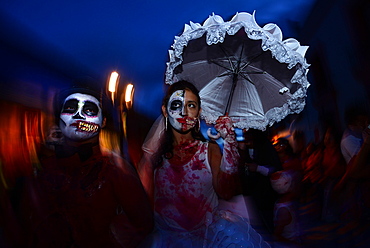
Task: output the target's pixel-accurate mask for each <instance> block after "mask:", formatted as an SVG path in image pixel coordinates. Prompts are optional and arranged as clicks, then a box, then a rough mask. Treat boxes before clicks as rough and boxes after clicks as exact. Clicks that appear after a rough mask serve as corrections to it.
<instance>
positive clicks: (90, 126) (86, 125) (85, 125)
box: [72, 121, 99, 133]
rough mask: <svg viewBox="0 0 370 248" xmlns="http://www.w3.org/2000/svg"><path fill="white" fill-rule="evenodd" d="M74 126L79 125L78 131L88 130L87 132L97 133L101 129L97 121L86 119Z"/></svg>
mask: <svg viewBox="0 0 370 248" xmlns="http://www.w3.org/2000/svg"><path fill="white" fill-rule="evenodd" d="M72 125H73V124H72ZM73 126H76V127H77V131H80V132H86V133H96V132H97V131H98V130H99V125H97V124H95V123H91V122H85V121H79V122H78V123H76V124H75V125H73Z"/></svg>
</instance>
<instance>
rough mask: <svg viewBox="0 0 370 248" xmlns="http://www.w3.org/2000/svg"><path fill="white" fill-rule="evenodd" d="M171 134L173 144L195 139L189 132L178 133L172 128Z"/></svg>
mask: <svg viewBox="0 0 370 248" xmlns="http://www.w3.org/2000/svg"><path fill="white" fill-rule="evenodd" d="M172 134H173V145H174V146H176V145H179V144H183V143H185V142H191V141H193V140H195V139H194V137H193V135H192V133H191V132H187V133H179V132H177V131H176V130H174V129H172Z"/></svg>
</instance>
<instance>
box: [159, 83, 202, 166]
mask: <svg viewBox="0 0 370 248" xmlns="http://www.w3.org/2000/svg"><path fill="white" fill-rule="evenodd" d="M178 90H190V91H191V92H192V93H193V94H194V95H196V97H197V100H198V104H199V109H200V107H201V100H200V96H199V90H198V89H197V88H196V87H195V86H194V85H193V84H192V83H190V82H188V81H184V80H182V81H178V82H176V83H174V84H172V85H170V86H169V87H168V89H167V92H166V94H165V96H164V98H163V101H162V106H165V107H166V106H167V104H168V101H169V99H170V97H171V95H172V94H173V93H174V92H175V91H178ZM166 121H167V119H166ZM191 133H192V136H193V137H194V138H195V139H200V140H204V138H203V136H202V135H201V134H200V132H199V130H196V129H195V128H193V129H192V130H191ZM172 150H173V134H172V130H171V128H167V130H166V132H165V138H164V141H163V142H162V143H161V144H159V147H158V150H157V152H156V153H155V155H154V166H155V167H158V166H160V165H162V162H163V157H164V158H166V159H170V158H172V156H173V151H172Z"/></svg>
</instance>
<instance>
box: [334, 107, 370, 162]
mask: <svg viewBox="0 0 370 248" xmlns="http://www.w3.org/2000/svg"><path fill="white" fill-rule="evenodd" d="M345 118H346V123H347V128H346V129H345V130H344V132H343V136H342V139H341V142H340V146H341V151H342V154H343V157H344V159H345V160H346V163H347V164H348V163H349V162H350V160H351V158H352V157H353V156H354V155H356V154H357V153H358V151H359V150H360V148H361V145H362V143H363V140H364V138H363V131H364V130H365V129H366V128H367V126H368V125H369V114H368V112H367V111H365V110H362V109H360V108H349V109H348V110H347V111H346V116H345Z"/></svg>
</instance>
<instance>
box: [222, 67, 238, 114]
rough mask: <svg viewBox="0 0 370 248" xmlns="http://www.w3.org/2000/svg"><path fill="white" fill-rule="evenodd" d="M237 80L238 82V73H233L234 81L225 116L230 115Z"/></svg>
mask: <svg viewBox="0 0 370 248" xmlns="http://www.w3.org/2000/svg"><path fill="white" fill-rule="evenodd" d="M237 82H238V74H237V73H233V83H232V85H231V90H230V94H229V98H228V99H227V104H226V110H225V114H224V115H225V116H228V113H229V111H230V107H231V102H232V99H233V96H234V91H235V87H236V84H237Z"/></svg>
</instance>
